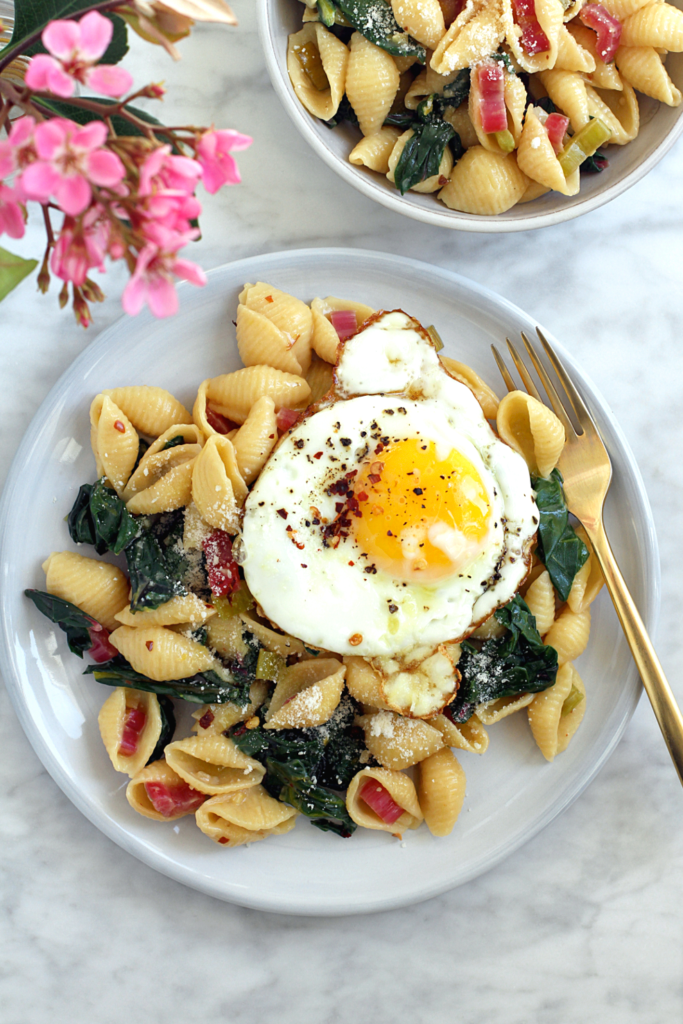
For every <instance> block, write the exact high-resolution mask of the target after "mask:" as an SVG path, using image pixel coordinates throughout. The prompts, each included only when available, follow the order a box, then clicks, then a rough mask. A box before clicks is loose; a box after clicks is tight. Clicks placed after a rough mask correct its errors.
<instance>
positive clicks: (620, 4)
mask: <svg viewBox="0 0 683 1024" xmlns="http://www.w3.org/2000/svg"><path fill="white" fill-rule="evenodd" d="M651 3H652V0H605V2H604V4H603V5H602V6H603V7H605V8H606V9H607V10H608V11H609V13H610V14H612V15H614V17H615V18H618V19H619V21H622V22H623V21H626V19H627V18H628V16H629V15H630V14H635V12H636V11H639V10H640V9H641V7H648V6H649V5H650V4H651Z"/></svg>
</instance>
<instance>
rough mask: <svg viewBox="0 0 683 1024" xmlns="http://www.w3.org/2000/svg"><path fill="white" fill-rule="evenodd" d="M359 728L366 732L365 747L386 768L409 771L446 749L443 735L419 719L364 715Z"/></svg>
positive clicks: (381, 713) (390, 714)
mask: <svg viewBox="0 0 683 1024" xmlns="http://www.w3.org/2000/svg"><path fill="white" fill-rule="evenodd" d="M357 723H358V725H360V727H361V728H362V729H363V732H364V733H365V745H366V747H367V748H368V750H369V751H370V753H371V754H372V755H373V757H375V758H376V759H377V760H378V761H379V763H380V764H381V765H383V766H384V767H385V768H392V769H394V770H396V771H401V770H402V769H403V768H410V766H411V765H414V764H417V763H418V761H422V760H424V758H425V757H429V755H430V754H435V753H436V751H437V750H440V748H441V747H443V746H444V745H445V744H444V740H443V736H442V735H441V733H440V732H439V730H438V729H435V728H434V726H433V725H428V724H427V722H423V721H422V720H421V719H419V718H404V717H403V715H397V714H395V713H394V712H393V711H378V712H377V714H375V715H361V716H360V717H359V718H358V719H357Z"/></svg>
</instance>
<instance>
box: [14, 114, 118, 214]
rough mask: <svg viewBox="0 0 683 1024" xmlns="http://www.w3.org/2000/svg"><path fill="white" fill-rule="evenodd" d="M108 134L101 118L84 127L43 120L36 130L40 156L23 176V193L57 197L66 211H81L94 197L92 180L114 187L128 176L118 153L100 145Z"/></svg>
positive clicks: (40, 197)
mask: <svg viewBox="0 0 683 1024" xmlns="http://www.w3.org/2000/svg"><path fill="white" fill-rule="evenodd" d="M106 137H107V129H106V127H105V125H104V123H103V122H102V121H91V122H90V124H87V125H85V127H83V128H81V127H79V126H78V125H77V124H74V122H73V121H67V120H65V119H64V118H61V117H56V118H54V119H53V120H52V121H43V122H42V123H41V124H39V125H38V127H37V128H36V130H35V144H36V152H37V155H38V159H37V160H36V161H34V162H33V163H32V164H29V166H28V167H27V168H26V170H25V171H24V172H23V174H22V175H21V179H20V186H21V189H22V191H23V192H24V194H25V195H26V196H27V198H29V199H37V200H38V202H40V203H45V202H47V201H48V199H49V198H50V196H54V197H55V199H56V200H57V202H58V203H59V205H60V206H61V208H62V210H64V213H67V214H69V215H70V216H72V217H75V216H77V215H78V214H79V213H82V212H83V210H85V209H86V208H87V207H88V206H89V204H90V200H91V199H92V188H91V183H92V184H94V185H99V186H101V187H103V188H115V187H116V186H117V185H118V184H119V182H120V181H121V180H122V179H123V177H124V176H125V168H124V166H123V164H122V163H121V161H120V160H119V158H118V157H117V156H116V154H115V153H111V152H110V151H109V150H107V149H102V148H100V147H101V146H102V143H103V142H104V141H105V139H106Z"/></svg>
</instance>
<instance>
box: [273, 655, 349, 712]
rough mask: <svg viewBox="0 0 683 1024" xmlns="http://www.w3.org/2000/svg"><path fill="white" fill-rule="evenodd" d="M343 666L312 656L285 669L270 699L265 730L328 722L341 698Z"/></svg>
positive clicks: (344, 668)
mask: <svg viewBox="0 0 683 1024" xmlns="http://www.w3.org/2000/svg"><path fill="white" fill-rule="evenodd" d="M345 675H346V666H345V665H342V664H341V662H339V661H337V660H336V659H334V658H312V659H311V660H310V661H300V662H299V663H298V664H296V665H292V666H291V667H290V668H288V669H286V671H285V675H284V678H283V679H281V680H280V681H279V682H278V683H277V685H276V687H275V691H274V693H273V696H272V698H271V702H270V707H269V709H268V713H267V714H266V725H265V728H266V729H310V728H313V727H314V726H316V725H322V724H323V723H324V722H327V721H329V719H330V718H331V717H332V714H333V712H334V710H335V708H336V707H337V705H338V704H339V701H340V700H341V695H342V690H343V689H344V677H345Z"/></svg>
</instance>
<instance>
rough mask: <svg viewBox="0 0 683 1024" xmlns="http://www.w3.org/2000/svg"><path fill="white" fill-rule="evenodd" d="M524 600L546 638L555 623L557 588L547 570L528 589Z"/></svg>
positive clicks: (539, 630) (537, 626)
mask: <svg viewBox="0 0 683 1024" xmlns="http://www.w3.org/2000/svg"><path fill="white" fill-rule="evenodd" d="M524 600H525V601H526V603H527V606H528V608H529V611H530V612H531V614H532V615H533V617H534V618H535V620H536V629H537V630H538V632H539V633H540V634H541V636H545V634H546V633H547V632H548V630H549V629H550V627H551V626H552V624H553V622H554V621H555V588H554V587H553V585H552V582H551V579H550V573H549V572H548V571H547V569H544V571H543V572H542V573H541V574H540V575H539V576H538V577H537V578H536V579H535V580H534V582H533V583H532V584H530V586H529V587H527V591H526V593H525V595H524Z"/></svg>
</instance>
